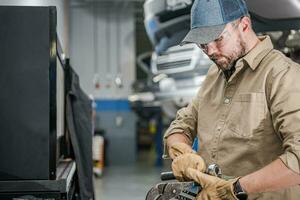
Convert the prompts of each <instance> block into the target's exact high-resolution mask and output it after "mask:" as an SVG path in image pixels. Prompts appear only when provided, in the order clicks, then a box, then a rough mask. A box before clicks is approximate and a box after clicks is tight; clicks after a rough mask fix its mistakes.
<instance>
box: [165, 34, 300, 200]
mask: <svg viewBox="0 0 300 200" xmlns="http://www.w3.org/2000/svg"><path fill="white" fill-rule="evenodd" d="M260 40H261V42H260V43H259V44H258V45H257V46H256V47H255V48H253V49H252V50H251V51H250V52H249V53H248V54H247V55H246V56H244V57H243V58H241V59H239V60H238V61H237V63H236V66H235V67H236V70H235V72H234V73H233V75H232V76H231V77H230V79H229V80H228V81H226V79H225V77H224V75H223V72H222V71H221V70H219V69H218V67H217V66H216V65H212V66H211V68H210V69H209V72H208V74H207V76H206V79H205V81H204V83H203V84H202V86H201V89H200V90H199V92H198V94H197V97H195V98H194V99H193V100H192V102H191V103H190V104H189V105H188V106H187V107H185V108H182V109H180V110H179V111H178V112H177V116H176V119H175V120H174V121H173V122H172V123H171V125H170V127H169V129H168V130H167V131H166V133H165V136H164V140H165V139H166V138H167V137H168V136H169V135H171V134H173V133H183V134H185V135H186V136H188V138H189V139H190V140H191V142H192V141H193V139H194V137H196V136H198V142H199V149H198V153H199V154H200V155H201V156H202V157H203V158H204V160H205V161H206V163H207V164H210V163H217V164H218V165H219V166H220V167H221V169H222V172H223V174H224V175H228V176H244V175H247V174H249V173H251V172H254V171H256V170H258V169H261V168H262V167H264V166H266V165H268V164H269V163H271V162H272V161H274V160H276V159H278V158H280V159H281V160H282V161H283V162H284V163H285V165H286V166H287V167H288V168H290V169H291V170H293V171H295V172H297V173H298V174H299V173H300V170H299V163H300V66H299V65H298V64H297V63H295V62H293V61H291V60H290V59H289V58H287V57H286V56H284V55H283V54H282V53H281V52H279V51H277V50H274V49H273V45H272V42H271V40H270V38H269V37H268V36H266V37H260ZM167 153H168V152H167V146H166V143H165V155H164V156H165V157H167V156H168V155H167ZM250 199H285V200H288V199H289V200H290V199H291V200H292V199H293V200H294V199H295V200H296V199H297V200H299V199H300V186H296V187H294V188H289V189H286V190H282V191H279V192H273V193H263V194H256V195H253V196H250Z"/></svg>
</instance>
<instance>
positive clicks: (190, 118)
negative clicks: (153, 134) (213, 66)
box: [163, 91, 200, 159]
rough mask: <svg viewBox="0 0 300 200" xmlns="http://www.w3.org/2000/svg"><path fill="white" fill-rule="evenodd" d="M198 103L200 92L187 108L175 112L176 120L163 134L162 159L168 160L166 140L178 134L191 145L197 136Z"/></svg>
mask: <svg viewBox="0 0 300 200" xmlns="http://www.w3.org/2000/svg"><path fill="white" fill-rule="evenodd" d="M199 101H200V91H199V92H198V94H197V96H196V97H195V98H193V100H192V101H191V103H189V105H188V106H187V107H184V108H181V109H180V110H178V111H177V114H176V118H175V120H174V121H172V123H171V125H170V127H169V128H168V129H167V131H166V132H165V134H164V138H163V141H164V154H163V158H164V159H168V158H169V153H168V146H167V142H166V140H167V138H168V137H169V136H170V135H172V134H174V133H180V134H184V135H185V136H186V137H187V138H188V140H189V141H190V143H191V144H192V143H193V140H194V138H195V137H196V135H197V120H198V105H199Z"/></svg>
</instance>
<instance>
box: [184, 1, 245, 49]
mask: <svg viewBox="0 0 300 200" xmlns="http://www.w3.org/2000/svg"><path fill="white" fill-rule="evenodd" d="M245 15H248V9H247V6H246V3H245V1H244V0H195V1H194V4H193V7H192V10H191V30H190V31H189V32H188V34H187V35H186V37H185V38H184V39H183V41H182V42H181V45H183V44H186V43H197V44H207V43H209V42H211V41H213V40H215V39H217V38H218V37H219V35H220V34H221V33H222V31H223V30H224V28H225V26H226V24H227V23H229V22H232V21H234V20H236V19H239V18H240V17H242V16H245Z"/></svg>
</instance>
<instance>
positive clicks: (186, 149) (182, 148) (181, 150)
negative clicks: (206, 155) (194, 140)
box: [169, 142, 196, 159]
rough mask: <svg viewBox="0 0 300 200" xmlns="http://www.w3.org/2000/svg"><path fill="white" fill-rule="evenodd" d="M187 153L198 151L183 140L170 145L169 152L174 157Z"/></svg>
mask: <svg viewBox="0 0 300 200" xmlns="http://www.w3.org/2000/svg"><path fill="white" fill-rule="evenodd" d="M186 153H196V152H195V151H194V150H193V149H192V147H191V146H190V145H188V144H186V143H183V142H179V143H175V144H173V145H172V146H170V147H169V154H170V156H171V158H173V159H174V158H176V157H178V156H180V155H182V154H186Z"/></svg>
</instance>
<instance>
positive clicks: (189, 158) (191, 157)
mask: <svg viewBox="0 0 300 200" xmlns="http://www.w3.org/2000/svg"><path fill="white" fill-rule="evenodd" d="M188 168H192V169H195V170H197V171H199V172H205V170H206V164H205V162H204V160H203V158H202V157H201V156H199V155H198V154H196V153H185V154H182V155H180V156H177V157H176V158H175V159H174V160H173V162H172V171H173V174H174V176H175V177H176V179H177V180H179V181H185V180H186V178H185V176H184V172H185V170H187V169H188Z"/></svg>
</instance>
